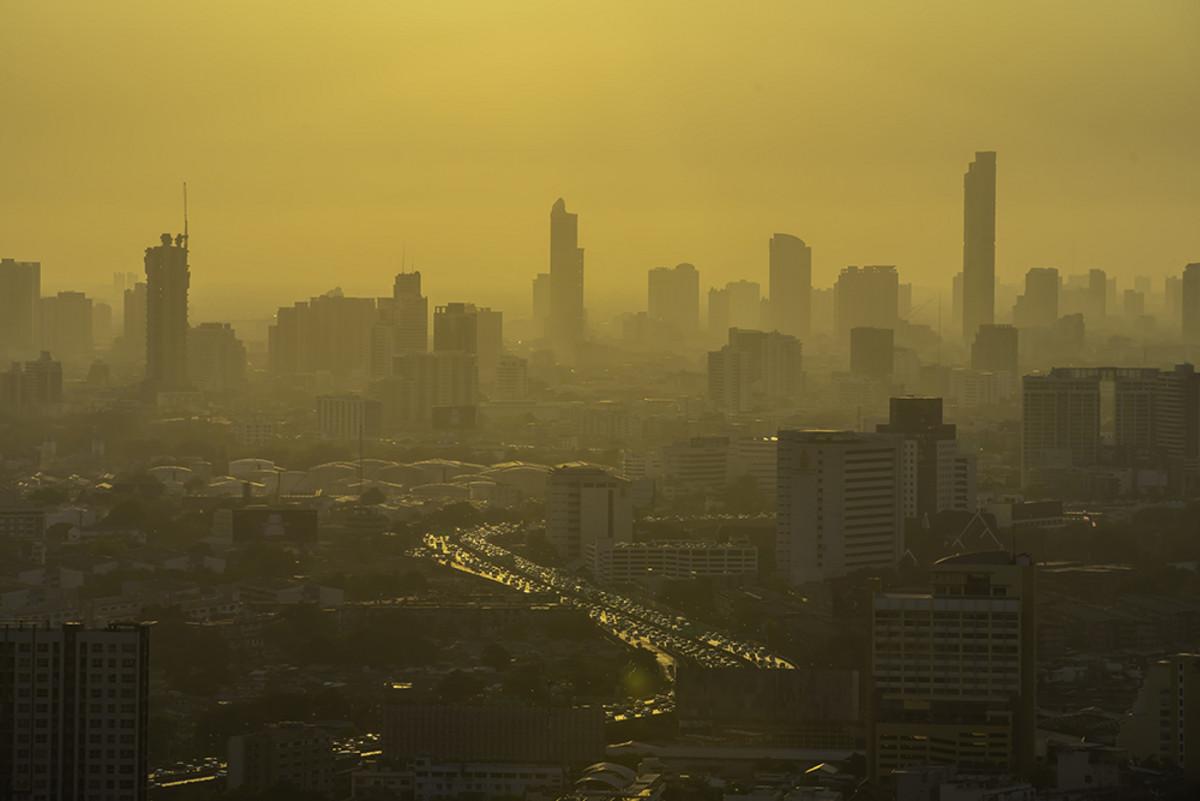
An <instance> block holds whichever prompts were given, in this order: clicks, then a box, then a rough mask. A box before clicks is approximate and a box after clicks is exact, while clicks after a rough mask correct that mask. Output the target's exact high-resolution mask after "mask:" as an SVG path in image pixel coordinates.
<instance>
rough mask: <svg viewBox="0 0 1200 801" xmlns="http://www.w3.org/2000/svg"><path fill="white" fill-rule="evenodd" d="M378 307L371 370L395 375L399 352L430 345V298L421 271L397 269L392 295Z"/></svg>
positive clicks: (379, 375)
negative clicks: (422, 292)
mask: <svg viewBox="0 0 1200 801" xmlns="http://www.w3.org/2000/svg"><path fill="white" fill-rule="evenodd" d="M375 308H376V311H377V313H378V319H377V321H376V323H375V325H374V326H373V327H372V329H371V357H370V373H371V377H372V378H384V377H386V376H388V375H391V369H392V364H393V361H394V360H395V358H396V356H398V355H399V354H401V353H424V352H425V351H427V350H428V349H429V299H428V298H426V297H425V296H424V295H422V294H421V273H420V272H419V271H417V272H411V273H397V274H396V278H395V280H394V281H393V284H392V296H391V297H390V298H379V299H378V300H377V301H376V303H375Z"/></svg>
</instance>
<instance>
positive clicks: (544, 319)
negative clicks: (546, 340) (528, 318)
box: [533, 273, 550, 337]
mask: <svg viewBox="0 0 1200 801" xmlns="http://www.w3.org/2000/svg"><path fill="white" fill-rule="evenodd" d="M549 320H550V273H538V274H537V275H535V276H534V277H533V328H534V331H535V332H537V335H538V336H539V337H541V336H545V335H546V333H547V331H546V324H547V323H548V321H549Z"/></svg>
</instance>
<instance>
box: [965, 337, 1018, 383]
mask: <svg viewBox="0 0 1200 801" xmlns="http://www.w3.org/2000/svg"><path fill="white" fill-rule="evenodd" d="M1019 357H1020V333H1019V330H1018V329H1017V328H1015V327H1014V326H1011V325H981V326H979V328H978V329H977V330H976V332H975V340H974V341H973V342H972V343H971V369H972V370H985V371H988V372H993V373H1003V374H1004V375H1005V376H1006V377H1007V381H1008V382H1010V383H1015V382H1016V380H1017V376H1019V375H1020V368H1019V366H1018V364H1019V362H1018V359H1019Z"/></svg>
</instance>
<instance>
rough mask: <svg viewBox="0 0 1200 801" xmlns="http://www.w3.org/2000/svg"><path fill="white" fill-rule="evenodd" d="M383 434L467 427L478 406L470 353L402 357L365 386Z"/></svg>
mask: <svg viewBox="0 0 1200 801" xmlns="http://www.w3.org/2000/svg"><path fill="white" fill-rule="evenodd" d="M371 396H372V397H373V398H376V399H377V400H379V401H380V402H381V404H382V407H381V409H382V424H383V427H384V428H385V429H386V430H388V431H407V430H429V429H431V428H436V429H453V428H471V427H473V426H474V425H475V417H476V410H477V407H478V403H479V371H478V366H477V362H476V357H475V354H474V353H466V352H464V351H460V350H442V351H434V352H432V353H403V354H401V355H399V356H397V357H396V360H395V365H394V367H393V370H392V374H391V376H389V377H388V378H385V379H382V380H380V381H376V382H374V383H373V384H372V385H371Z"/></svg>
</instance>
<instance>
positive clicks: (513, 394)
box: [489, 353, 529, 401]
mask: <svg viewBox="0 0 1200 801" xmlns="http://www.w3.org/2000/svg"><path fill="white" fill-rule="evenodd" d="M528 394H529V362H527V361H526V360H525V359H522V358H521V357H520V356H514V355H513V354H511V353H505V354H503V355H502V356H501V357H500V359H499V360H498V361H497V362H496V381H495V383H494V384H493V385H492V389H491V392H490V394H489V397H490V398H491V399H492V400H497V401H517V400H525V398H526V397H527V396H528Z"/></svg>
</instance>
